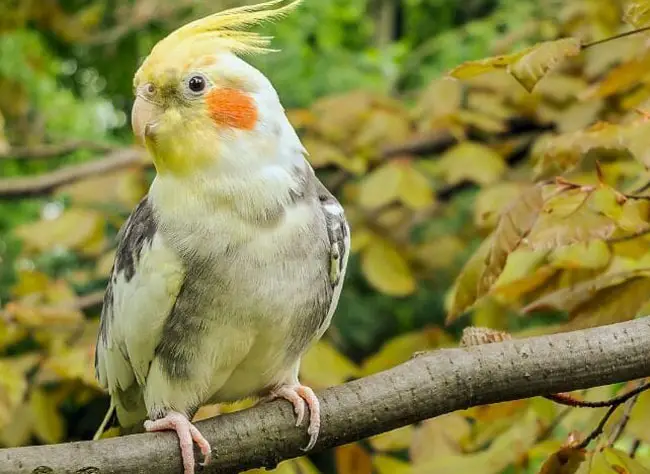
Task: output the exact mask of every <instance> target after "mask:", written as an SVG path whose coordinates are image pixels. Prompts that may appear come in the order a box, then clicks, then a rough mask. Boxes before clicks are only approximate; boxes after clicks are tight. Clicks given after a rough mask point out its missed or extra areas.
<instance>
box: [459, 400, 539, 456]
mask: <svg viewBox="0 0 650 474" xmlns="http://www.w3.org/2000/svg"><path fill="white" fill-rule="evenodd" d="M530 411H531V410H530V401H529V400H515V401H512V402H501V403H492V404H489V405H482V406H476V407H472V408H470V409H468V410H466V411H465V413H464V414H465V416H467V417H468V418H469V419H471V420H473V421H474V423H473V424H472V430H471V433H470V435H469V436H468V437H467V438H466V439H464V440H463V448H464V449H466V450H472V451H473V450H475V449H478V448H480V447H481V446H483V445H484V444H485V443H487V442H489V441H491V440H493V439H494V438H496V437H498V436H500V435H501V434H502V433H505V432H507V431H508V429H510V428H511V427H512V425H514V424H517V423H520V422H521V421H522V418H523V417H525V416H527V415H530Z"/></svg>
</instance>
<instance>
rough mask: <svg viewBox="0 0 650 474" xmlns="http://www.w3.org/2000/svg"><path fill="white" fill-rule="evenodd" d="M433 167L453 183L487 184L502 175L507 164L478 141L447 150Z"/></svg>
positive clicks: (463, 143)
mask: <svg viewBox="0 0 650 474" xmlns="http://www.w3.org/2000/svg"><path fill="white" fill-rule="evenodd" d="M432 168H433V171H434V173H435V174H438V175H442V176H443V177H445V180H446V181H447V183H448V184H451V185H454V184H458V183H461V182H463V181H471V182H474V183H477V184H482V185H487V184H491V183H494V182H496V181H497V180H498V179H499V178H500V177H501V175H502V174H503V173H504V172H505V170H506V165H505V162H504V161H503V158H502V157H501V155H499V154H498V153H496V152H495V151H493V150H492V149H490V148H488V147H486V146H484V145H481V144H478V143H473V142H462V143H459V144H458V145H455V146H453V147H451V148H450V149H449V150H447V151H446V152H445V153H444V154H443V155H442V156H441V157H440V159H439V160H438V162H437V163H435V164H434V165H433V167H432Z"/></svg>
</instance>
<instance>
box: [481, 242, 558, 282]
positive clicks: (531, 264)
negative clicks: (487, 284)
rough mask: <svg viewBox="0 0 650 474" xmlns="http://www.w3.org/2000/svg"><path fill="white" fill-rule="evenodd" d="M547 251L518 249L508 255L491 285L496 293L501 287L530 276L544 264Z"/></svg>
mask: <svg viewBox="0 0 650 474" xmlns="http://www.w3.org/2000/svg"><path fill="white" fill-rule="evenodd" d="M548 253H549V252H548V251H547V250H543V249H542V250H530V249H527V248H518V249H516V250H515V251H513V252H512V253H510V255H508V260H507V261H506V265H505V267H504V268H503V271H502V272H501V274H500V275H499V278H498V279H497V281H496V282H495V283H494V285H493V287H492V288H493V289H494V290H495V291H496V290H498V289H499V288H501V287H502V286H505V285H508V284H511V283H513V282H517V281H519V280H521V279H522V278H526V277H528V276H530V275H531V274H532V273H533V272H535V270H537V269H538V268H540V267H541V266H542V265H544V264H545V263H546V257H547V256H548Z"/></svg>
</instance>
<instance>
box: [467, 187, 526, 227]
mask: <svg viewBox="0 0 650 474" xmlns="http://www.w3.org/2000/svg"><path fill="white" fill-rule="evenodd" d="M524 187H525V185H523V184H522V183H513V182H503V183H496V184H493V185H491V186H487V187H484V188H482V189H481V190H480V191H479V193H478V195H477V196H476V200H475V202H474V223H475V224H476V226H477V227H480V228H485V229H491V228H493V227H495V226H496V225H497V223H498V222H499V217H500V216H501V213H502V211H503V209H504V208H505V207H506V206H507V205H508V204H509V203H511V202H513V201H514V200H515V199H516V198H517V197H518V196H519V195H520V194H521V192H522V191H523V189H524Z"/></svg>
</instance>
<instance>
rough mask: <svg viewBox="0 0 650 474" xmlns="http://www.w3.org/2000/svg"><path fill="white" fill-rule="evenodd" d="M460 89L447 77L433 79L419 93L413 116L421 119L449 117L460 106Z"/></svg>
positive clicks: (457, 83)
mask: <svg viewBox="0 0 650 474" xmlns="http://www.w3.org/2000/svg"><path fill="white" fill-rule="evenodd" d="M462 93H463V91H462V88H461V85H460V84H459V82H458V81H455V80H453V79H452V78H449V77H443V78H440V79H435V80H433V81H431V82H430V83H429V85H428V86H427V87H426V88H425V89H424V90H423V91H422V92H421V93H420V96H419V99H418V103H417V105H416V107H415V111H414V114H415V115H416V117H418V118H420V119H422V118H424V117H429V118H435V117H444V116H446V115H451V114H453V113H454V112H456V111H457V110H458V109H459V108H460V105H461V100H462Z"/></svg>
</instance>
